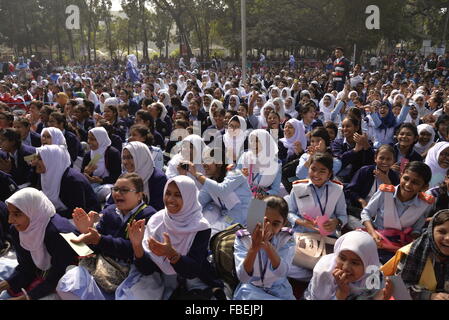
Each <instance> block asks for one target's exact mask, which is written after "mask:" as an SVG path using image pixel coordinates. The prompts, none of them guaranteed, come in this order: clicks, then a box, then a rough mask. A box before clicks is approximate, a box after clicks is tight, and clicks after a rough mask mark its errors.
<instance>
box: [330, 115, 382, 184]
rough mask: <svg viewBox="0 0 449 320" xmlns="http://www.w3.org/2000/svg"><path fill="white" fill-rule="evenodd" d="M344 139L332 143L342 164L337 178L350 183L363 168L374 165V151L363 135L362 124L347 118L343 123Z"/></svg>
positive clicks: (333, 150) (334, 152) (335, 153)
mask: <svg viewBox="0 0 449 320" xmlns="http://www.w3.org/2000/svg"><path fill="white" fill-rule="evenodd" d="M342 133H343V136H344V138H343V139H336V140H335V141H334V142H333V143H332V153H333V154H334V156H335V157H337V158H339V159H340V161H341V163H342V169H341V170H340V172H336V175H337V177H338V178H339V179H340V180H341V181H342V182H343V183H348V182H349V181H351V178H352V177H353V176H354V174H355V173H356V172H357V170H359V169H360V168H361V167H363V166H367V165H371V164H373V163H374V149H373V148H372V147H371V145H370V143H369V142H368V137H367V135H366V134H362V133H361V128H360V122H359V121H358V120H357V119H355V118H350V117H347V118H345V119H344V120H343V122H342Z"/></svg>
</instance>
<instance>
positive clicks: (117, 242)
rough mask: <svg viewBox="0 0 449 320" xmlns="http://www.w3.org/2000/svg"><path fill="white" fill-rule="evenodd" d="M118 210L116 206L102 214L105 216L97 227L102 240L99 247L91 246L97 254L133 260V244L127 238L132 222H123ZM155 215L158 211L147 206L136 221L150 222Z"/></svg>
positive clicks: (110, 207)
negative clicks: (128, 228) (128, 226)
mask: <svg viewBox="0 0 449 320" xmlns="http://www.w3.org/2000/svg"><path fill="white" fill-rule="evenodd" d="M116 208H117V207H116V206H115V204H114V205H111V206H109V207H107V208H106V209H104V210H103V211H102V212H101V213H102V214H103V216H102V217H101V220H100V222H99V223H98V225H97V231H98V232H99V233H100V234H101V240H100V243H99V244H98V245H95V246H94V245H91V246H90V247H91V248H92V250H94V251H95V252H96V253H103V254H105V255H106V256H108V257H112V258H116V259H121V260H132V259H133V256H134V252H133V248H132V244H131V241H130V240H129V239H128V238H127V237H126V227H127V225H128V222H130V221H129V220H128V221H126V222H123V221H122V218H121V217H120V216H119V215H118V214H117V212H116V210H115V209H116ZM155 213H156V210H155V209H154V208H153V207H151V206H147V207H146V208H145V209H144V210H142V211H141V212H139V214H138V215H137V216H136V217H135V221H138V220H142V219H145V220H146V222H148V220H149V219H150V217H151V216H152V215H153V214H155Z"/></svg>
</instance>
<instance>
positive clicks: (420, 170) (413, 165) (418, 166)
mask: <svg viewBox="0 0 449 320" xmlns="http://www.w3.org/2000/svg"><path fill="white" fill-rule="evenodd" d="M406 171H410V172H413V173H416V174H418V175H419V176H420V177H421V178H422V179H423V180H424V185H428V184H429V182H430V180H432V170H431V169H430V167H429V166H428V165H427V164H425V163H424V162H420V161H413V162H409V163H408V164H407V166H406V167H405V170H404V173H405V172H406Z"/></svg>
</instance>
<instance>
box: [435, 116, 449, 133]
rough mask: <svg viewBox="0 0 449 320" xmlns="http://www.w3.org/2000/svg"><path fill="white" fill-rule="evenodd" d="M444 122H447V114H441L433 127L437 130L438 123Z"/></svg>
mask: <svg viewBox="0 0 449 320" xmlns="http://www.w3.org/2000/svg"><path fill="white" fill-rule="evenodd" d="M445 122H449V115H447V114H442V115H441V116H439V117H438V119H437V121H436V122H435V128H436V129H437V130H439V129H440V125H441V124H442V123H445Z"/></svg>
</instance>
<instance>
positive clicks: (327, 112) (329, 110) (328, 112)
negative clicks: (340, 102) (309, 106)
mask: <svg viewBox="0 0 449 320" xmlns="http://www.w3.org/2000/svg"><path fill="white" fill-rule="evenodd" d="M326 97H329V98H330V99H331V104H330V105H329V107H326V106H325V105H324V98H326ZM335 102H336V99H335V97H334V95H332V94H330V93H326V94H325V95H324V97H323V98H322V99H321V101H320V104H319V105H320V112H322V113H323V114H324V119H325V121H329V120H331V117H330V115H331V113H332V111H334V108H335Z"/></svg>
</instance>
